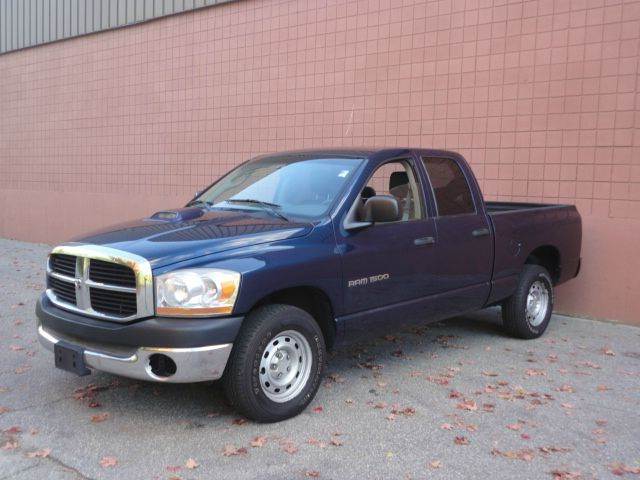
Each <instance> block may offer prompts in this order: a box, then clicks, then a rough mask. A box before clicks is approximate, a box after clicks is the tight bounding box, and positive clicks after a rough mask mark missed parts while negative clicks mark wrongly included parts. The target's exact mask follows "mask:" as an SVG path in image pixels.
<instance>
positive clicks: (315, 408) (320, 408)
mask: <svg viewBox="0 0 640 480" xmlns="http://www.w3.org/2000/svg"><path fill="white" fill-rule="evenodd" d="M323 410H324V409H323V408H322V407H321V406H320V405H318V406H317V407H314V409H313V413H322V411H323Z"/></svg>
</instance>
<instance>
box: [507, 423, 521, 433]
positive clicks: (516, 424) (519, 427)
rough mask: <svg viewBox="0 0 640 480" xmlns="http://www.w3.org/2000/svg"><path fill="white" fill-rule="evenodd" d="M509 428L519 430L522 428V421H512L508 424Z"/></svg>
mask: <svg viewBox="0 0 640 480" xmlns="http://www.w3.org/2000/svg"><path fill="white" fill-rule="evenodd" d="M507 428H508V429H509V430H515V431H518V430H520V429H521V428H522V424H521V423H512V424H511V425H507Z"/></svg>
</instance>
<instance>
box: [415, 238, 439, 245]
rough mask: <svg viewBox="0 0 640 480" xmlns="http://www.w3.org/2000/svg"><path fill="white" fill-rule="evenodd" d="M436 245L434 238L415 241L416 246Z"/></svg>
mask: <svg viewBox="0 0 640 480" xmlns="http://www.w3.org/2000/svg"><path fill="white" fill-rule="evenodd" d="M434 243H436V239H435V238H433V237H422V238H416V239H415V240H414V241H413V244H414V245H433V244H434Z"/></svg>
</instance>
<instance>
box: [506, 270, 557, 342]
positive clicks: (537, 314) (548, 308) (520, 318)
mask: <svg viewBox="0 0 640 480" xmlns="http://www.w3.org/2000/svg"><path fill="white" fill-rule="evenodd" d="M552 311H553V283H552V281H551V276H550V275H549V272H548V271H547V270H546V269H545V268H543V267H541V266H539V265H525V266H524V268H523V270H522V273H521V274H520V281H519V283H518V287H517V288H516V291H515V292H514V294H513V295H512V296H511V297H509V298H508V299H507V300H506V301H505V302H504V304H503V305H502V323H503V325H504V328H505V330H506V331H507V332H508V333H509V334H511V335H513V336H514V337H519V338H525V339H530V338H538V337H539V336H540V335H542V334H543V333H544V331H545V330H546V329H547V326H548V325H549V320H550V319H551V313H552Z"/></svg>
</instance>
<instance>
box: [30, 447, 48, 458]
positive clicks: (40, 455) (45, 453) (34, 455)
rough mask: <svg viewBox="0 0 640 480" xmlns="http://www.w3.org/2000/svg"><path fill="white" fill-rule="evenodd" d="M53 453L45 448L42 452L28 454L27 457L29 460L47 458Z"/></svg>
mask: <svg viewBox="0 0 640 480" xmlns="http://www.w3.org/2000/svg"><path fill="white" fill-rule="evenodd" d="M50 453H51V449H50V448H43V449H42V450H36V451H35V452H28V453H27V457H29V458H47V457H48V456H49V454H50Z"/></svg>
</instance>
